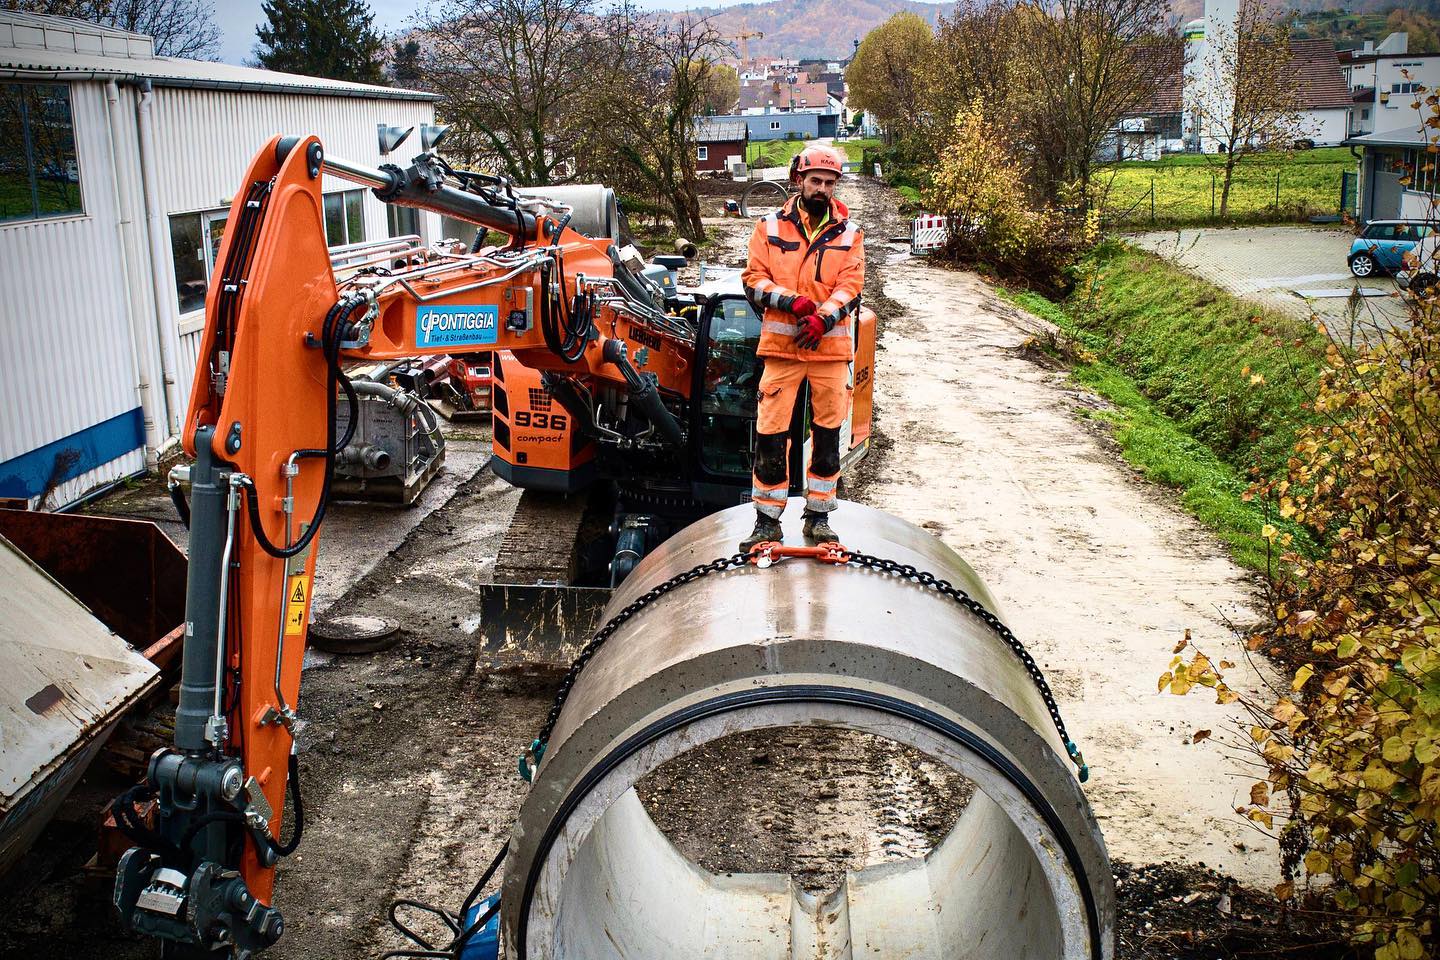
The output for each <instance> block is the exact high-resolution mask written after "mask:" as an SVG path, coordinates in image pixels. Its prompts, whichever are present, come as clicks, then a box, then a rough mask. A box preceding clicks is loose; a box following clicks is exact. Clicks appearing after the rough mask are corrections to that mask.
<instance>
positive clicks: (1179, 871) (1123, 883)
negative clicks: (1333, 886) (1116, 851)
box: [1115, 863, 1360, 960]
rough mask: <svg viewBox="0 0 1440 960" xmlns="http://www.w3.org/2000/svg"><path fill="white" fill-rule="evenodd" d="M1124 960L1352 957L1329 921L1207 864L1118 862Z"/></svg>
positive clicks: (1118, 934) (1118, 941)
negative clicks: (1250, 886)
mask: <svg viewBox="0 0 1440 960" xmlns="http://www.w3.org/2000/svg"><path fill="white" fill-rule="evenodd" d="M1115 893H1116V897H1117V898H1118V908H1119V912H1118V916H1117V924H1116V931H1115V956H1116V958H1117V960H1239V958H1242V957H1244V958H1249V960H1265V958H1274V960H1279V958H1282V957H1304V958H1305V960H1349V958H1358V957H1359V956H1360V953H1359V952H1358V951H1356V950H1354V949H1352V948H1349V947H1347V946H1346V945H1345V943H1344V940H1343V937H1342V936H1341V934H1340V932H1339V931H1338V930H1337V929H1335V928H1334V927H1332V926H1330V925H1329V923H1328V921H1326V920H1325V919H1324V918H1323V917H1321V916H1319V915H1317V914H1315V913H1308V912H1302V911H1296V910H1293V909H1291V908H1288V907H1286V906H1285V905H1282V904H1281V903H1280V901H1278V900H1276V899H1275V898H1274V897H1271V896H1269V895H1267V894H1263V893H1259V892H1256V891H1253V890H1246V889H1245V888H1243V887H1240V886H1238V885H1236V884H1235V883H1234V882H1233V881H1231V880H1229V879H1228V878H1226V877H1224V876H1222V875H1220V874H1218V873H1216V872H1215V871H1213V870H1207V869H1205V868H1204V867H1185V866H1179V865H1176V864H1171V863H1161V864H1153V865H1149V866H1140V867H1136V866H1132V865H1131V864H1128V863H1116V864H1115Z"/></svg>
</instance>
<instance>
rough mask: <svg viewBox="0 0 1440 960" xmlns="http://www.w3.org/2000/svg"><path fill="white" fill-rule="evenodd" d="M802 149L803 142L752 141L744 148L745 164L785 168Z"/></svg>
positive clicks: (803, 147)
mask: <svg viewBox="0 0 1440 960" xmlns="http://www.w3.org/2000/svg"><path fill="white" fill-rule="evenodd" d="M804 149H805V141H804V140H752V141H751V142H750V143H748V144H746V146H745V162H746V163H748V164H749V165H750V166H752V167H786V166H789V165H790V159H791V158H792V157H794V156H795V155H796V154H798V153H799V152H800V151H801V150H804Z"/></svg>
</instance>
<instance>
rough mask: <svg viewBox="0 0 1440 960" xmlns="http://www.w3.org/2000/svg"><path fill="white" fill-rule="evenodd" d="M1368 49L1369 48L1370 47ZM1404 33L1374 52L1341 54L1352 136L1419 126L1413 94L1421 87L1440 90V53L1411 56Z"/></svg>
mask: <svg viewBox="0 0 1440 960" xmlns="http://www.w3.org/2000/svg"><path fill="white" fill-rule="evenodd" d="M1367 46H1368V45H1367ZM1408 47H1409V38H1408V36H1407V35H1406V34H1404V33H1392V34H1391V35H1390V36H1388V37H1386V38H1385V40H1384V42H1383V43H1381V44H1380V46H1379V47H1378V48H1376V49H1375V50H1374V51H1373V52H1371V51H1367V50H1365V49H1362V50H1359V51H1352V52H1350V53H1349V55H1348V56H1346V55H1344V54H1342V58H1343V59H1342V62H1343V64H1344V66H1343V67H1342V69H1343V71H1344V72H1345V73H1346V75H1347V79H1348V82H1349V85H1350V92H1351V101H1352V106H1351V112H1350V135H1351V136H1352V137H1359V136H1364V135H1365V134H1367V133H1374V132H1375V131H1377V130H1379V131H1388V130H1393V129H1396V128H1399V127H1403V126H1405V125H1406V124H1407V123H1409V122H1410V121H1411V120H1412V119H1413V121H1414V122H1415V124H1416V125H1417V126H1418V125H1419V123H1420V121H1421V119H1422V118H1421V116H1420V115H1419V114H1418V113H1417V112H1416V110H1415V106H1414V104H1415V97H1414V96H1413V94H1414V93H1415V92H1416V91H1417V90H1419V89H1420V88H1421V87H1423V88H1425V89H1426V90H1436V89H1440V53H1434V52H1432V53H1418V52H1416V53H1412V52H1410V51H1409V49H1408Z"/></svg>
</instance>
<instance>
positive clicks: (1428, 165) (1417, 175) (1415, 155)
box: [1404, 150, 1440, 195]
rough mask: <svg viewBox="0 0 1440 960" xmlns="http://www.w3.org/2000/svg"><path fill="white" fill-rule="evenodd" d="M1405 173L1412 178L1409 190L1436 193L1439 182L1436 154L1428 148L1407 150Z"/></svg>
mask: <svg viewBox="0 0 1440 960" xmlns="http://www.w3.org/2000/svg"><path fill="white" fill-rule="evenodd" d="M1404 172H1405V175H1406V176H1408V177H1409V178H1410V183H1409V185H1408V186H1407V187H1406V188H1405V189H1407V190H1414V191H1416V192H1417V193H1428V194H1432V195H1433V194H1434V193H1435V188H1436V187H1437V186H1440V183H1437V179H1440V178H1437V176H1436V170H1435V155H1434V154H1432V153H1430V152H1429V151H1426V150H1406V151H1405V171H1404Z"/></svg>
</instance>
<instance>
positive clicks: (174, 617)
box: [0, 510, 189, 650]
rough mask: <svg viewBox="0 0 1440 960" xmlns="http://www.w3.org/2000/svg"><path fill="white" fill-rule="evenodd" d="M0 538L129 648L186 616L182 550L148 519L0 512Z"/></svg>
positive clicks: (162, 632) (147, 642) (152, 638)
mask: <svg viewBox="0 0 1440 960" xmlns="http://www.w3.org/2000/svg"><path fill="white" fill-rule="evenodd" d="M0 537H4V538H6V539H7V540H9V541H10V543H11V544H12V545H14V546H15V547H16V548H17V549H18V550H20V551H21V552H22V553H24V554H25V555H26V556H27V557H28V558H29V559H30V561H31V562H32V563H34V564H35V565H36V566H38V567H39V568H40V569H41V570H43V571H45V572H46V573H48V574H49V575H50V576H51V577H53V578H55V580H56V581H57V582H58V583H59V584H60V585H61V586H62V587H64V588H65V589H66V590H68V591H70V593H71V594H73V595H74V596H75V599H77V600H79V601H80V602H81V603H83V604H84V605H85V606H86V607H88V608H89V609H90V611H91V612H92V613H94V615H95V616H96V618H97V619H99V621H100V622H101V623H103V624H104V625H105V626H107V627H109V628H110V629H111V630H113V631H115V632H116V633H117V634H119V635H120V637H121V638H122V639H123V640H125V641H126V642H127V643H129V644H130V645H131V646H133V647H136V648H139V649H142V650H143V649H145V648H147V647H149V646H151V645H152V644H154V643H155V642H156V641H158V640H160V639H161V638H163V637H165V636H166V635H167V634H169V633H170V632H171V631H172V630H174V629H175V628H176V627H177V626H180V625H182V624H183V623H184V622H185V572H186V570H187V568H188V566H189V565H188V563H187V562H186V560H185V555H184V554H183V553H181V552H180V549H179V548H178V547H176V546H175V544H174V543H172V542H171V541H170V538H169V537H167V536H165V534H164V533H162V532H161V531H160V528H159V527H157V526H155V524H153V523H151V522H149V521H148V520H127V519H123V518H120V517H91V516H85V515H83V514H61V513H36V512H30V511H25V510H0Z"/></svg>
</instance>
